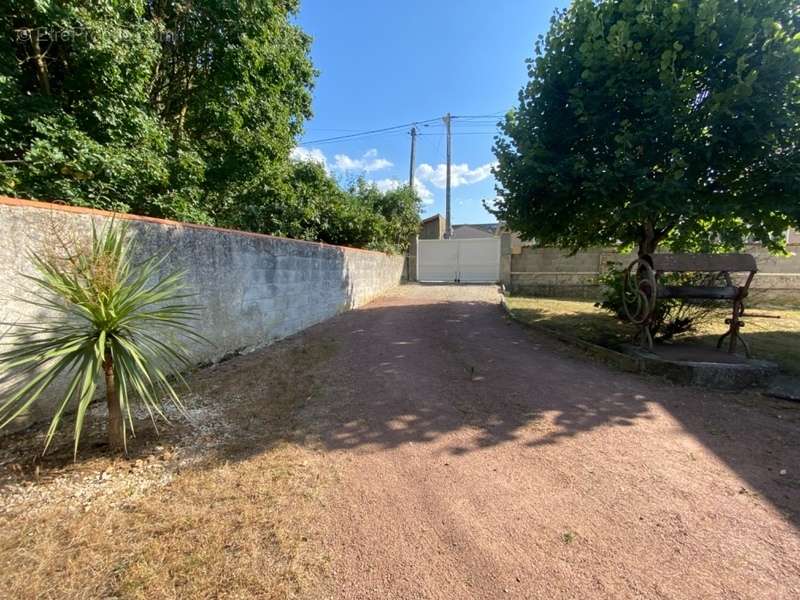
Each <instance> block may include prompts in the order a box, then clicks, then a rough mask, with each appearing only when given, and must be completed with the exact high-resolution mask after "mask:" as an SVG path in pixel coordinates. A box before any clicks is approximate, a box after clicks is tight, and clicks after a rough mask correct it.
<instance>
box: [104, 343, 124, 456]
mask: <svg viewBox="0 0 800 600" xmlns="http://www.w3.org/2000/svg"><path fill="white" fill-rule="evenodd" d="M103 371H105V376H106V402H107V403H108V445H109V447H110V448H111V451H112V452H114V453H118V452H124V451H125V438H124V436H123V433H122V427H123V423H122V409H121V407H120V405H119V398H118V397H117V388H116V386H115V383H114V360H113V359H112V358H111V353H110V352H109V353H106V357H105V360H104V361H103Z"/></svg>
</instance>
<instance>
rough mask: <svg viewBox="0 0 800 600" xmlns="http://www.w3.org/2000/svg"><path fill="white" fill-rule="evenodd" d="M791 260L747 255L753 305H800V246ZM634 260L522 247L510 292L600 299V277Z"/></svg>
mask: <svg viewBox="0 0 800 600" xmlns="http://www.w3.org/2000/svg"><path fill="white" fill-rule="evenodd" d="M788 250H789V252H790V255H789V256H774V255H771V254H770V253H769V252H768V251H767V250H765V249H764V248H763V247H761V246H758V245H754V246H750V247H748V248H747V249H746V250H745V251H746V252H748V253H750V254H753V255H754V256H755V257H756V262H757V264H758V269H759V271H758V274H757V275H756V277H755V279H754V280H753V284H752V287H751V289H752V294H751V295H752V298H753V300H754V301H765V302H766V301H776V302H785V301H789V302H792V301H794V302H800V243H792V244H790V245H789V247H788ZM634 258H635V256H633V255H623V254H620V253H618V252H615V251H614V250H611V249H608V248H598V249H595V250H587V251H584V252H579V253H577V254H575V255H573V256H570V255H569V253H567V252H565V251H563V250H559V249H557V248H534V247H531V246H523V247H522V248H521V249H520V250H519V251H518V253H516V254H513V253H512V254H511V272H510V288H511V290H512V291H515V292H517V293H523V294H533V295H541V296H553V297H559V296H560V297H578V298H587V299H592V300H594V299H597V298H598V297H599V295H600V291H601V290H600V286H599V285H598V284H597V276H598V275H599V274H600V273H601V272H603V271H605V270H606V269H607V268H608V263H609V262H616V263H621V264H623V265H628V264H629V263H630V262H631V260H633V259H634Z"/></svg>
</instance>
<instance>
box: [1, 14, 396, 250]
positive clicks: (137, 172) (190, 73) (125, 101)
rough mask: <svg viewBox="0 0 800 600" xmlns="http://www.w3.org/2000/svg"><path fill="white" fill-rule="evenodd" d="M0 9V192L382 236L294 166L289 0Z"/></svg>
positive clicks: (301, 112)
mask: <svg viewBox="0 0 800 600" xmlns="http://www.w3.org/2000/svg"><path fill="white" fill-rule="evenodd" d="M6 4H7V6H8V8H7V9H6V10H5V11H4V13H3V14H2V15H0V29H2V31H1V32H0V34H1V35H0V193H5V194H9V195H15V196H21V197H30V198H38V199H43V200H59V201H65V202H68V203H70V204H76V205H82V206H90V207H94V208H102V209H108V210H114V211H121V212H135V213H137V214H142V215H152V216H158V217H166V218H173V219H178V220H187V221H193V222H199V223H206V224H218V225H223V226H240V227H244V228H247V229H251V230H255V231H261V232H265V233H277V234H284V235H290V236H292V237H302V238H305V239H322V240H326V241H330V240H336V241H338V242H340V243H346V244H353V245H359V244H362V243H363V244H371V245H373V246H376V247H377V246H381V245H386V244H389V240H388V239H385V237H381V236H380V235H376V234H375V232H364V231H361V230H360V229H359V227H368V226H369V224H368V223H364V222H359V223H356V224H354V225H352V226H351V225H348V223H347V219H348V218H350V217H351V216H352V215H350V213H348V212H347V211H352V210H356V208H361V207H360V206H359V207H356V206H355V203H354V202H353V201H351V200H347V201H345V199H344V196H343V193H344V192H343V191H342V190H340V189H338V187H337V186H336V184H335V182H334V181H332V180H331V179H330V178H328V177H327V176H326V177H322V176H321V175H322V173H319V172H313V167H308V166H306V165H299V164H295V163H292V162H291V161H290V160H289V152H290V150H291V149H292V147H293V146H294V144H295V140H296V138H297V136H298V135H299V134H300V133H301V131H302V126H303V122H304V121H305V120H306V119H307V118H308V117H309V116H310V115H311V90H312V86H313V82H314V77H315V71H314V68H313V66H312V64H311V61H310V58H309V50H310V44H311V40H310V38H309V36H307V35H306V34H305V33H304V32H303V31H301V30H300V29H299V28H298V27H297V26H296V25H295V24H293V23H292V21H291V17H292V15H293V14H295V12H296V11H297V8H298V0H69V1H67V2H65V1H62V0H35V1H34V0H7V1H6ZM312 195H316V196H315V197H314V198H312V197H311V196H312ZM327 204H330V205H329V206H327ZM340 209H341V210H340ZM337 211H338V212H337ZM356 212H358V211H356ZM356 216H357V217H359V218H362V221H363V220H369V219H370V218H372V217H371V216H369V215H364V214H362V213H361V212H358V215H356ZM378 216H379V214H378V215H376V216H375V218H376V219H377V218H378ZM378 221H380V219H378ZM397 225H398V226H399V224H397ZM348 227H351V228H354V232H353V235H352V236H351V235H348V232H347V231H345V230H346V229H347V228H348ZM386 235H390V236H393V235H394V232H388V231H387V232H386ZM378 238H379V239H378ZM393 243H394V238H392V244H393ZM390 245H391V244H390Z"/></svg>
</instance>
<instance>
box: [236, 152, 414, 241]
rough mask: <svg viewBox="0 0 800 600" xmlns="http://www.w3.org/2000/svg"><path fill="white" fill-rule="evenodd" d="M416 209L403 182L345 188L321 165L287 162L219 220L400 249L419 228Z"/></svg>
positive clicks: (269, 230) (279, 232)
mask: <svg viewBox="0 0 800 600" xmlns="http://www.w3.org/2000/svg"><path fill="white" fill-rule="evenodd" d="M419 210H420V199H419V197H418V196H417V195H416V193H415V192H414V191H412V190H411V189H410V188H408V187H407V186H404V187H400V188H398V189H395V190H388V191H386V192H381V191H380V190H378V188H377V187H375V185H374V184H372V183H369V182H367V181H365V180H364V179H358V180H357V181H355V182H354V183H353V184H352V185H349V186H347V187H346V188H344V187H343V186H341V185H339V184H338V183H337V181H336V180H334V179H333V178H332V177H331V176H330V175H329V174H328V173H327V172H326V171H325V169H324V167H322V166H321V165H319V164H316V163H313V162H291V163H290V164H289V165H288V167H287V168H282V170H281V172H280V173H279V174H274V173H273V174H271V175H269V176H265V177H263V178H262V179H261V181H259V183H258V184H257V185H254V186H253V187H252V188H251V189H250V190H248V191H247V192H246V193H245V194H243V195H242V197H241V199H240V200H239V201H238V202H237V203H235V204H233V205H231V207H230V210H229V211H228V212H227V213H226V214H224V215H223V216H222V219H223V223H224V224H226V225H228V226H230V227H235V228H238V229H248V230H250V231H258V232H261V233H269V234H272V235H280V236H286V237H291V238H295V239H304V240H317V241H321V242H327V243H329V244H339V245H344V246H355V247H359V248H369V249H372V250H382V251H387V252H402V251H404V250H405V249H406V248H407V246H408V240H409V238H410V237H411V235H413V234H414V233H415V232H416V231H417V228H418V227H419Z"/></svg>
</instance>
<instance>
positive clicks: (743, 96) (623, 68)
mask: <svg viewBox="0 0 800 600" xmlns="http://www.w3.org/2000/svg"><path fill="white" fill-rule="evenodd" d="M528 73H529V77H530V80H529V82H528V83H527V85H526V86H525V87H524V88H523V89H522V90H521V92H520V94H519V106H518V108H517V109H516V110H514V111H511V112H510V113H509V114H508V115H507V116H506V119H505V122H504V124H503V132H504V134H505V135H504V136H502V137H500V138H498V140H497V141H496V144H495V153H496V155H497V158H498V161H499V166H498V167H497V169H496V177H497V180H498V182H499V184H498V193H499V195H500V197H501V199H500V200H499V201H498V203H497V205H496V208H495V209H494V211H493V212H494V213H495V214H496V215H497V216H498V217H499V218H500V219H503V220H504V221H506V222H507V223H508V224H509V225H510V226H511V227H512V228H514V229H516V230H518V231H520V232H521V233H522V234H523V236H525V237H527V238H535V239H536V240H538V241H539V242H541V243H544V244H553V245H557V246H562V247H568V248H571V249H573V250H577V249H581V248H586V247H589V246H594V245H606V244H617V243H620V242H621V243H623V244H636V245H637V246H638V250H639V252H640V253H647V252H652V251H654V250H655V248H656V246H657V245H658V244H659V243H662V244H664V245H667V246H670V247H672V248H689V247H693V248H707V247H710V246H713V245H717V244H721V245H724V246H728V247H738V246H740V245H741V244H742V243H743V241H744V240H745V239H746V238H748V237H749V238H753V239H756V240H758V241H761V242H763V243H764V244H766V245H767V246H768V247H770V248H772V249H775V250H779V249H780V248H781V247H782V244H783V241H784V239H785V238H784V234H785V231H786V229H787V228H788V227H789V226H792V225H798V224H800V8H798V4H797V3H796V2H794V1H791V0H738V1H737V0H669V1H668V0H620V1H607V0H604V1H599V2H597V1H593V0H575V1H574V2H573V4H572V5H571V7H570V8H569V9H567V10H566V11H562V12H557V13H556V15H555V16H554V17H553V19H552V22H551V28H550V31H549V32H548V34H547V36H546V37H545V38H540V40H539V41H538V42H537V44H536V56H535V58H534V59H532V60H530V61H529V62H528Z"/></svg>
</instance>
